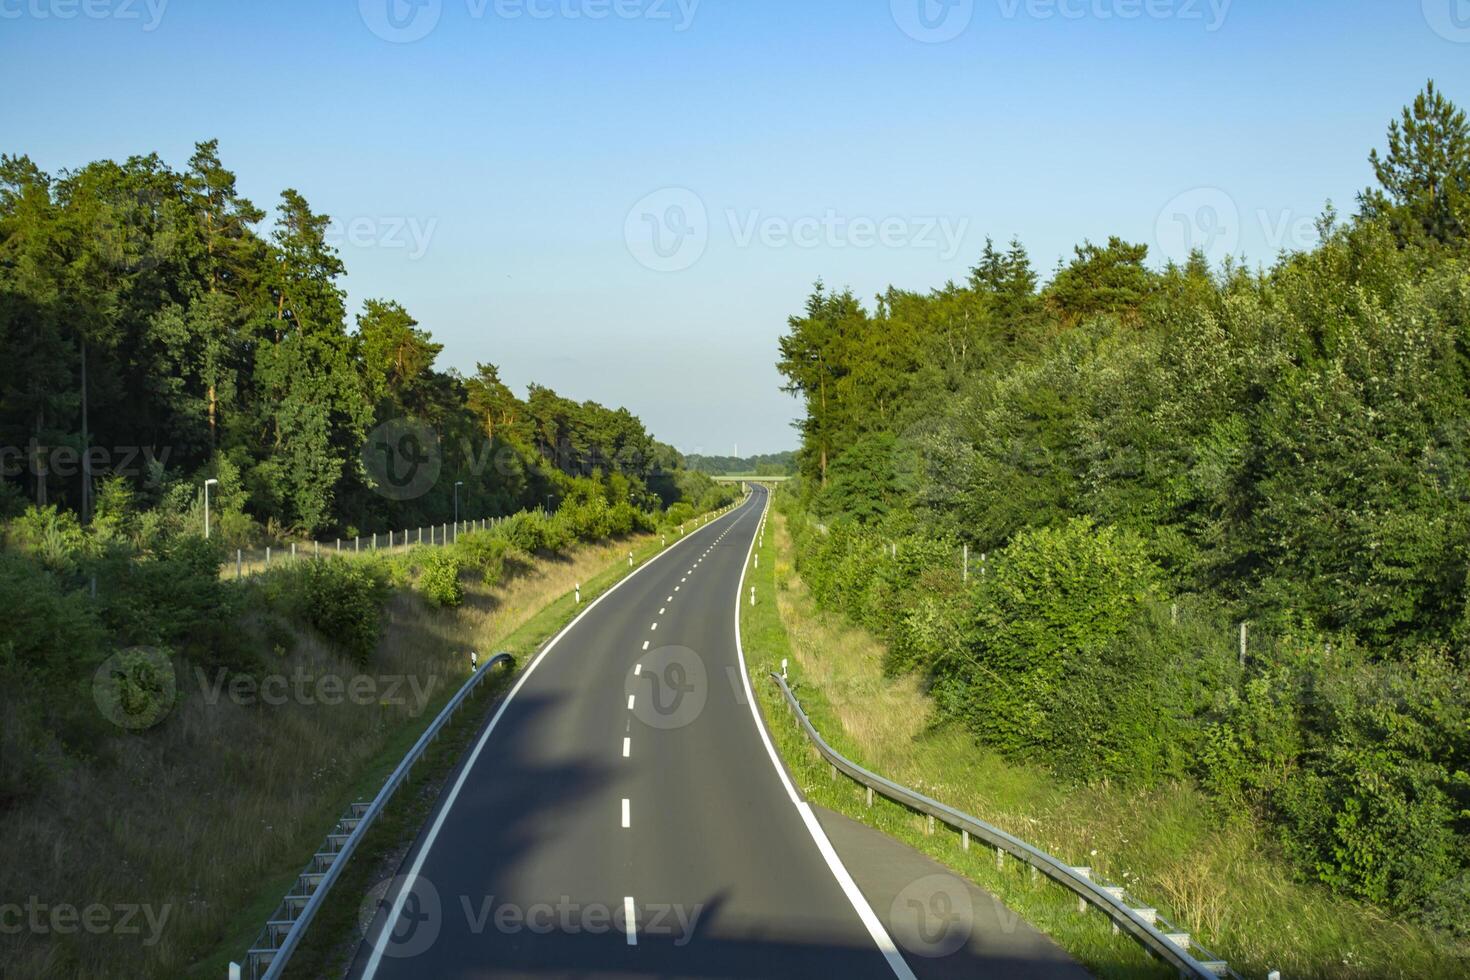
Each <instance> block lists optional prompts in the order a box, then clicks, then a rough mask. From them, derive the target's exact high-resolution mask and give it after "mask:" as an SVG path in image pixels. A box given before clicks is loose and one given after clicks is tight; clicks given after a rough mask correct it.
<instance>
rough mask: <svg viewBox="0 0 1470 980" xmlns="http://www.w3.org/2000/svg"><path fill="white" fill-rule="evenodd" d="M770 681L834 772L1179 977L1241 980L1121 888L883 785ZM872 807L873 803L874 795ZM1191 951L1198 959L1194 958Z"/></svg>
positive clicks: (965, 815)
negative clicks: (1100, 920)
mask: <svg viewBox="0 0 1470 980" xmlns="http://www.w3.org/2000/svg"><path fill="white" fill-rule="evenodd" d="M771 678H772V679H773V680H774V681H775V682H776V683H777V684H778V685H779V686H780V688H781V693H782V694H783V695H784V696H785V698H786V706H787V707H788V708H789V709H790V710H791V712H792V714H793V715H794V716H795V717H796V719H797V720H798V721H799V722H800V723H801V727H802V729H803V730H804V731H805V732H806V736H807V738H808V739H810V740H811V743H812V745H813V746H815V747H816V750H817V753H818V754H819V755H821V757H822V758H823V759H825V760H826V761H827V762H828V763H829V764H830V765H831V766H832V767H833V770H834V771H835V772H841V773H843V774H844V775H846V776H847V777H848V778H850V779H852V780H853V781H855V782H857V783H859V784H861V785H863V786H866V787H867V788H868V790H869V792H870V794H871V793H874V792H876V793H878V794H879V795H881V796H883V797H886V798H887V799H890V800H893V801H894V802H895V803H899V804H902V805H903V806H906V807H908V808H909V809H911V810H915V811H917V812H919V813H922V814H925V815H927V816H928V817H930V818H931V820H937V821H939V822H940V823H943V824H946V825H948V826H950V827H953V828H954V829H955V830H958V831H960V832H962V833H963V834H965V844H966V846H968V844H969V838H970V837H976V838H978V839H980V840H982V841H984V842H985V843H987V844H989V845H990V846H991V847H994V848H995V849H996V851H997V854H998V855H1000V854H1009V855H1011V856H1012V857H1014V858H1016V859H1017V860H1019V861H1021V862H1023V863H1024V864H1027V865H1029V866H1030V867H1031V868H1033V869H1034V870H1035V871H1039V872H1040V873H1041V874H1044V875H1046V876H1047V877H1048V878H1050V879H1051V880H1052V881H1054V882H1056V883H1057V884H1059V885H1061V886H1062V887H1063V888H1066V889H1068V890H1069V891H1071V892H1073V893H1074V894H1076V895H1077V897H1078V899H1079V905H1080V907H1081V908H1082V909H1083V910H1085V909H1086V907H1087V905H1092V906H1094V907H1096V908H1098V909H1100V910H1102V912H1103V913H1105V914H1106V915H1107V916H1108V917H1109V918H1111V919H1112V920H1113V927H1114V929H1115V930H1120V931H1123V932H1126V933H1128V934H1129V935H1130V936H1132V937H1133V938H1134V939H1135V940H1137V941H1138V943H1139V945H1141V946H1143V948H1144V949H1146V950H1148V951H1149V952H1150V953H1152V954H1153V955H1155V956H1157V957H1158V958H1159V959H1161V960H1163V961H1164V962H1165V963H1168V964H1169V965H1171V966H1174V967H1176V968H1178V970H1179V974H1180V976H1184V977H1194V978H1198V980H1214V978H1217V977H1233V978H1235V980H1241V978H1240V975H1239V974H1237V973H1235V972H1234V971H1232V970H1231V969H1230V968H1229V966H1228V965H1227V964H1226V963H1225V962H1224V961H1223V960H1218V959H1216V958H1215V956H1214V954H1212V953H1210V951H1209V950H1207V949H1204V948H1203V947H1201V946H1198V945H1197V944H1194V943H1192V941H1191V938H1190V936H1189V933H1188V932H1185V931H1183V930H1180V929H1177V928H1176V927H1175V926H1174V924H1173V923H1171V922H1169V920H1167V919H1165V918H1164V917H1162V916H1161V915H1159V914H1158V911H1157V910H1156V909H1151V908H1134V907H1133V906H1132V905H1131V904H1130V903H1129V902H1128V901H1127V898H1128V896H1127V894H1126V892H1125V890H1124V888H1123V887H1122V886H1119V885H1109V884H1106V883H1104V882H1101V881H1097V880H1094V879H1093V877H1092V869H1090V868H1078V867H1073V866H1072V865H1069V864H1067V863H1065V862H1063V861H1059V860H1057V859H1056V858H1054V857H1052V856H1051V855H1050V854H1047V853H1046V852H1045V851H1042V850H1040V849H1038V848H1035V847H1032V846H1031V845H1030V844H1028V843H1026V842H1025V841H1023V840H1021V839H1020V838H1018V837H1013V836H1012V835H1010V834H1008V833H1006V832H1005V831H1003V830H1001V829H999V828H997V827H992V826H991V825H990V824H988V823H986V822H984V821H983V820H980V819H978V818H976V817H972V816H970V815H969V814H968V813H963V812H961V811H959V810H956V809H954V808H953V807H949V806H946V805H944V804H943V803H940V802H939V801H938V800H934V799H931V798H929V797H927V796H925V795H924V794H922V793H919V792H916V791H914V790H911V789H909V788H908V787H907V786H900V785H899V784H898V783H895V782H893V781H891V780H888V779H884V778H883V777H882V776H879V775H878V774H877V773H874V772H870V771H868V770H867V769H864V768H863V767H862V766H860V765H858V764H857V763H855V762H852V761H851V760H849V759H847V758H845V757H844V756H842V755H841V754H839V753H838V752H836V751H835V750H834V749H833V748H832V747H831V746H830V745H828V744H827V743H826V741H825V740H824V739H823V738H822V736H821V735H820V734H818V732H817V730H816V728H814V727H813V726H812V723H811V719H809V718H807V716H806V712H805V711H803V710H802V708H801V702H799V701H798V700H797V699H796V695H795V694H793V693H791V688H790V687H789V686H787V684H786V680H785V678H783V677H782V676H781V675H780V674H777V673H772V674H771ZM869 802H870V803H871V802H872V797H871V795H870V796H869ZM997 860H999V857H997ZM1191 949H1193V950H1194V951H1195V952H1196V953H1197V954H1198V955H1191V952H1190V950H1191Z"/></svg>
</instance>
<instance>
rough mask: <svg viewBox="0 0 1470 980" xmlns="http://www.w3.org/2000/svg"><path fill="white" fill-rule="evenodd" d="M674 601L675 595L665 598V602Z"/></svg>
mask: <svg viewBox="0 0 1470 980" xmlns="http://www.w3.org/2000/svg"><path fill="white" fill-rule="evenodd" d="M673 601H674V597H673V596H669V597H668V598H667V599H665V600H664V602H673Z"/></svg>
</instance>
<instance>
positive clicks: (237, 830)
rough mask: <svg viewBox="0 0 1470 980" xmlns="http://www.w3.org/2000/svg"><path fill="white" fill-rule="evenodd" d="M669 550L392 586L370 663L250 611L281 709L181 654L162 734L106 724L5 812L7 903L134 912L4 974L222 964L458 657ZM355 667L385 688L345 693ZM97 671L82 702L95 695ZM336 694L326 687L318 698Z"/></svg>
mask: <svg viewBox="0 0 1470 980" xmlns="http://www.w3.org/2000/svg"><path fill="white" fill-rule="evenodd" d="M672 540H673V539H671V541H672ZM661 548H662V545H661V541H660V535H658V534H649V535H640V536H637V537H634V538H629V539H624V540H621V541H609V542H604V543H601V544H596V545H584V546H579V547H575V548H572V549H569V550H568V552H567V553H566V554H564V555H561V556H556V557H546V556H542V557H538V558H537V559H536V560H535V561H534V562H531V563H529V564H527V565H524V566H522V567H519V568H517V569H516V570H515V571H514V572H513V573H512V574H509V575H506V576H505V577H504V580H503V581H502V582H501V583H500V584H498V585H496V586H495V587H493V588H487V587H485V586H484V585H482V584H479V583H478V582H475V581H471V580H470V578H471V577H470V576H466V581H465V602H464V605H463V606H462V607H460V608H458V609H439V608H434V607H432V606H430V605H428V604H426V603H425V602H423V601H422V599H420V598H419V597H418V596H417V595H415V594H412V593H410V592H407V591H399V592H395V593H394V594H393V596H392V597H391V599H390V600H389V602H388V606H387V610H386V616H385V623H386V625H385V628H384V635H383V638H382V640H381V642H380V643H379V644H378V646H377V648H376V650H375V652H374V653H373V655H372V657H371V658H370V659H369V661H368V662H367V663H366V664H365V665H363V666H357V665H355V664H353V663H351V662H350V661H348V660H346V659H344V658H343V657H342V656H341V655H340V654H339V653H338V652H337V651H336V650H335V649H334V648H333V647H331V646H330V645H329V644H328V643H327V642H325V641H323V639H322V638H320V637H318V636H315V635H313V634H311V633H310V632H309V631H304V632H300V633H294V634H293V633H291V632H290V631H284V632H283V631H282V630H281V628H280V626H279V624H278V623H273V624H268V623H265V622H263V621H256V620H254V619H247V620H246V621H245V622H243V623H242V624H241V629H242V630H245V631H247V632H249V633H251V635H252V638H253V641H254V642H256V643H257V645H258V646H260V647H261V648H262V649H263V650H264V651H265V653H264V657H265V658H266V663H265V664H264V665H263V667H262V668H261V670H262V672H263V673H264V674H265V675H267V676H275V677H277V678H284V679H285V683H286V684H287V685H288V686H287V687H285V688H284V690H285V691H286V692H287V694H286V696H285V697H284V698H276V699H274V700H277V701H280V703H265V698H264V695H265V694H266V691H267V689H266V688H265V687H261V688H260V689H259V690H258V692H257V693H256V694H255V695H254V696H253V697H252V696H246V697H243V698H242V697H232V696H231V694H230V690H229V687H228V686H225V687H224V688H223V689H218V688H217V687H216V685H217V684H218V683H219V682H220V680H221V677H220V676H219V675H216V674H214V673H209V672H205V673H200V672H199V671H197V670H196V669H194V668H193V667H191V666H189V665H188V664H186V663H185V662H183V661H181V660H176V661H175V673H176V678H177V689H178V697H177V701H176V703H175V705H174V708H173V709H172V711H171V712H170V713H169V715H168V716H167V718H166V719H165V720H164V721H163V722H162V723H161V724H160V725H159V726H157V727H155V728H153V729H150V730H148V731H147V732H144V733H141V734H133V733H127V732H123V731H121V730H117V731H116V732H115V734H113V735H110V736H109V737H108V738H107V739H105V741H103V742H101V743H99V744H96V745H94V746H93V747H92V749H91V755H92V757H95V758H96V759H98V760H99V762H100V763H101V764H97V765H93V764H90V763H87V764H82V765H78V766H76V767H74V769H72V770H70V771H68V772H67V773H65V774H63V775H62V776H61V777H60V778H57V779H55V780H52V781H51V783H50V784H49V785H48V786H47V788H46V789H45V790H44V791H43V792H42V793H41V794H40V795H39V796H38V797H37V798H35V799H32V800H28V801H26V803H25V804H24V805H22V806H19V807H16V808H13V809H11V810H9V811H7V812H5V813H3V814H0V835H3V838H4V840H5V841H6V847H5V850H6V859H5V861H4V862H0V895H4V896H5V902H16V903H20V904H21V905H22V906H25V905H26V904H27V903H30V904H36V903H39V904H40V905H41V906H43V908H49V909H54V908H58V907H63V906H65V907H74V908H76V909H79V910H86V909H88V908H89V907H94V906H104V907H107V908H109V909H117V910H122V909H132V910H134V911H133V912H131V913H128V914H129V915H130V916H131V918H130V919H128V920H127V924H126V925H124V924H123V922H122V920H121V916H122V914H123V913H122V912H121V911H118V912H114V913H113V915H112V917H111V919H110V921H109V923H104V924H101V926H100V928H95V929H93V928H79V927H78V926H77V924H76V922H75V921H74V920H73V921H68V920H65V919H61V920H58V921H59V922H60V927H59V928H58V927H53V926H51V925H48V924H47V923H46V922H44V921H43V927H42V928H31V927H25V928H22V929H21V931H20V932H18V933H16V932H14V931H13V930H6V931H5V934H0V961H3V962H4V963H5V967H4V972H5V973H6V974H7V975H9V974H10V973H11V972H12V971H13V973H14V975H17V976H27V977H73V976H97V977H101V976H119V977H121V976H129V977H132V976H156V977H168V976H184V975H196V976H202V977H217V976H222V975H224V972H225V965H226V963H227V962H228V961H229V960H230V959H231V958H235V957H238V956H239V955H240V953H241V952H242V951H243V950H244V948H245V947H246V945H247V944H248V943H249V942H250V941H251V940H252V939H253V938H254V936H255V934H256V932H257V930H258V929H259V928H260V926H261V925H262V924H263V923H264V921H265V919H266V918H267V917H268V915H269V914H270V913H271V912H272V911H273V910H274V908H275V906H276V904H277V903H278V902H279V900H280V898H281V896H282V895H284V894H285V892H286V889H287V887H288V886H289V885H290V883H291V881H292V880H293V879H294V878H295V876H296V875H297V873H299V871H300V869H301V867H302V866H304V865H305V864H306V862H307V860H308V859H309V858H310V856H311V854H312V852H313V851H315V850H316V849H317V848H318V846H319V845H320V843H321V841H322V839H323V837H324V836H325V834H326V833H327V832H328V831H329V830H330V829H331V828H332V826H333V825H334V824H335V822H336V820H337V818H338V817H339V816H340V815H341V813H342V812H343V810H344V809H345V808H346V806H347V805H348V803H350V802H352V801H353V800H357V799H370V798H371V797H372V796H373V795H374V794H375V793H376V791H377V788H378V787H379V786H380V785H381V783H382V781H383V779H384V778H385V777H386V775H387V774H388V773H389V772H391V770H392V769H393V767H394V766H395V765H396V764H397V762H398V761H399V760H400V759H401V758H402V756H403V754H404V752H405V751H406V750H407V749H408V748H409V747H410V746H411V745H412V744H413V742H414V741H415V740H416V739H417V738H418V735H419V734H420V733H421V732H422V731H423V729H424V728H425V727H426V726H427V725H428V724H429V723H430V721H432V719H433V718H434V717H435V716H436V715H437V714H438V712H439V710H440V709H441V708H442V706H443V705H444V703H445V702H446V701H447V700H448V699H449V698H450V697H451V696H452V695H453V693H454V692H455V691H457V690H458V688H459V687H460V686H461V685H462V683H463V682H464V680H465V679H466V678H467V677H468V675H469V670H470V665H469V661H468V655H467V652H468V651H469V650H471V649H475V650H479V651H480V652H481V654H482V655H489V654H490V653H494V652H499V651H507V652H511V653H513V654H515V655H516V656H517V659H518V661H523V660H524V659H525V657H526V655H527V654H529V653H531V652H533V651H534V650H535V649H536V648H537V647H538V646H540V645H541V644H542V643H543V642H544V641H545V640H546V639H547V638H548V637H549V636H550V635H552V634H553V633H554V632H555V630H556V629H557V628H559V627H560V625H562V624H563V623H564V622H566V621H567V620H569V619H570V618H571V616H572V615H574V613H575V608H576V607H575V602H574V600H573V598H572V595H571V592H572V587H573V585H575V584H576V583H579V582H580V583H581V584H582V587H583V601H584V602H585V601H587V600H588V599H590V598H592V597H594V596H596V595H597V594H598V593H599V592H600V591H602V590H604V589H605V588H607V587H608V586H610V585H611V584H612V583H614V582H615V581H617V580H618V579H620V578H622V577H623V576H624V575H626V574H627V572H628V571H629V568H628V565H627V555H628V552H629V550H633V551H634V552H635V553H636V555H637V558H638V564H642V563H643V561H645V560H647V558H649V557H651V556H652V555H653V554H655V553H657V552H658V551H659V550H661ZM243 587H246V588H253V587H254V586H253V585H252V584H250V583H247V584H246V585H245V586H243ZM272 648H274V650H273V652H272ZM298 676H304V677H305V678H307V679H308V682H307V684H306V685H305V688H304V689H305V690H306V691H307V696H306V697H301V696H299V695H298V694H297V693H296V691H297V690H298V689H300V688H297V687H295V686H294V685H295V683H296V682H295V680H294V679H295V678H296V677H298ZM359 677H361V678H369V679H370V680H371V682H372V683H373V684H374V685H376V686H375V687H374V691H375V692H377V693H378V694H381V695H382V696H381V697H377V696H376V695H375V696H374V698H371V699H367V700H366V701H364V699H362V698H349V697H343V696H342V695H341V692H342V691H343V690H345V689H347V682H348V680H349V679H352V678H359ZM89 683H90V678H89V679H87V683H83V684H81V686H80V687H79V689H78V696H79V697H88V698H89V697H90V696H91V695H90V687H89ZM332 684H335V685H336V687H335V688H331V687H329V686H328V685H332ZM330 690H335V691H336V692H337V695H336V697H335V698H333V697H331V696H330V695H327V696H323V692H328V691H330ZM489 696H490V695H489V694H487V695H482V696H481V697H480V698H479V699H477V700H479V701H480V702H481V704H479V705H477V706H475V707H473V708H472V709H471V710H469V711H467V712H464V713H462V714H463V717H464V718H465V719H467V723H466V725H465V726H464V728H463V729H462V730H460V731H458V732H456V733H454V736H453V737H448V738H442V739H441V740H440V742H439V743H438V751H437V752H436V755H435V758H432V759H430V760H428V764H427V765H426V766H425V768H424V770H423V772H424V776H425V781H426V782H427V781H428V780H429V779H431V778H432V775H433V771H434V770H435V768H436V767H437V768H441V769H442V768H444V767H447V766H448V765H452V763H453V761H454V758H455V752H454V751H453V746H454V745H455V744H456V739H458V740H459V744H462V742H463V740H464V739H465V738H467V737H468V734H469V732H470V731H472V730H473V728H474V725H475V723H477V722H478V720H479V719H480V718H481V717H483V707H484V706H485V704H487V703H488V699H489ZM328 701H336V702H337V703H326V702H328ZM0 720H3V719H0ZM408 796H412V794H409V795H408ZM412 816H413V812H412V811H411V810H405V811H403V812H401V813H398V814H397V815H396V819H397V820H398V822H399V827H398V829H399V832H400V833H399V836H400V837H401V836H403V835H404V834H411V833H412V831H413V830H414V829H415V828H416V826H417V825H416V824H414V823H413V822H412ZM393 825H394V821H392V820H390V821H388V824H387V825H386V826H387V827H388V828H389V829H390V830H391V829H392V826H393ZM139 908H142V909H144V910H146V912H147V913H149V914H151V915H152V916H153V921H155V922H157V923H158V928H156V929H153V928H150V926H149V924H148V923H149V920H148V919H147V918H146V917H145V915H144V914H142V913H139V912H138V911H137V910H138V909H139ZM42 918H43V920H44V919H45V918H46V913H45V912H43V913H42ZM138 927H141V928H138Z"/></svg>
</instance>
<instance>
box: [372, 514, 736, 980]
mask: <svg viewBox="0 0 1470 980" xmlns="http://www.w3.org/2000/svg"><path fill="white" fill-rule="evenodd" d="M725 516H729V515H725ZM737 520H738V518H737ZM710 527H713V525H712V524H705V525H703V526H702V527H700V528H697V529H696V530H694V531H691V532H690V533H689V534H687V535H685V536H684V537H682V538H680V539H679V540H678V541H675V542H674V543H673V544H671V545H669V546H668V547H667V548H665V549H664V550H663V551H660V552H659V553H658V554H656V555H654V556H653V557H652V558H650V559H649V560H648V561H646V562H644V563H643V564H642V565H639V566H638V567H637V568H635V569H634V570H633V571H631V572H629V573H628V574H627V575H625V576H623V577H622V578H620V579H618V581H616V582H614V583H613V585H612V587H611V588H609V589H608V590H607V591H606V592H604V593H603V594H602V595H600V596H598V597H597V598H596V599H593V600H592V601H591V602H590V603H588V605H587V608H586V609H583V610H582V611H581V613H579V614H578V615H577V617H576V618H575V619H573V620H572V621H571V622H570V623H568V624H567V625H566V626H564V627H562V630H561V632H560V633H557V634H556V635H555V636H553V637H552V638H551V640H550V641H549V642H548V643H547V644H546V646H544V647H542V648H541V652H540V653H538V654H537V655H536V657H535V659H533V660H532V661H531V664H530V666H528V667H527V668H526V669H525V670H524V671H522V672H521V676H520V677H518V678H516V682H515V684H514V685H513V686H512V687H511V689H510V693H509V694H507V695H506V696H505V700H504V701H502V702H500V707H499V708H497V709H496V710H495V714H494V715H493V716H492V717H491V719H490V724H489V725H487V726H485V731H484V732H483V733H482V734H481V735H480V740H479V741H478V742H476V743H475V748H474V751H473V752H471V753H470V757H469V759H467V760H466V761H465V764H464V768H463V769H461V770H460V772H459V778H458V779H456V780H455V781H454V785H453V786H452V787H450V790H449V795H448V796H446V797H444V802H443V803H442V804H441V805H440V807H439V813H438V815H437V816H436V817H435V818H434V823H433V825H432V826H430V827H429V835H428V836H427V837H425V838H424V843H423V846H422V847H421V848H420V849H419V852H418V854H417V855H416V856H415V857H414V861H413V866H412V867H411V868H409V870H408V874H406V875H404V876H403V878H402V879H401V880H400V884H399V888H398V897H397V898H395V899H394V900H393V908H392V909H390V910H389V912H388V917H387V918H386V919H385V920H384V928H383V929H382V931H381V932H379V934H378V939H377V941H376V942H374V943H373V955H372V956H371V957H369V958H368V964H367V966H366V967H365V968H364V969H363V972H362V977H363V980H372V978H373V976H374V975H376V974H377V972H378V967H379V966H380V965H381V964H382V962H383V951H384V950H385V949H386V948H387V945H388V937H390V936H391V935H392V934H393V924H394V923H396V922H397V921H398V919H399V918H400V917H401V916H402V915H403V906H404V904H405V903H406V902H407V901H408V896H409V893H410V892H411V891H412V890H413V886H414V884H415V883H416V882H417V881H418V877H419V872H420V871H422V870H423V867H424V861H425V860H426V859H427V858H428V856H429V851H430V850H432V849H433V847H434V841H435V840H437V839H438V837H439V831H440V830H442V829H443V827H444V821H445V819H446V818H447V817H448V816H449V811H450V810H452V809H454V801H455V800H457V799H458V798H459V794H460V791H461V790H462V789H464V784H465V780H466V779H468V778H469V775H470V772H471V771H473V770H474V768H475V762H476V761H477V760H478V759H479V758H480V753H481V752H482V751H483V750H484V748H485V743H487V742H488V741H489V740H490V733H491V732H493V731H495V726H496V725H498V724H500V719H501V717H503V716H504V715H505V711H506V709H507V708H509V707H510V704H511V702H512V701H514V700H515V696H516V694H517V692H519V691H520V689H521V687H522V686H524V685H525V683H526V681H527V679H529V678H530V676H531V674H532V673H534V672H535V670H536V668H537V667H538V666H540V665H541V661H543V660H545V659H546V655H547V654H549V653H551V651H552V650H554V649H555V648H556V645H557V644H558V643H560V642H561V640H562V637H564V636H566V635H567V634H568V633H570V632H571V631H572V630H573V629H575V628H576V626H577V624H578V623H580V622H581V621H582V619H583V618H584V617H585V616H587V615H588V614H590V613H591V612H592V610H594V609H596V608H597V607H598V606H599V605H601V604H602V600H604V599H606V598H607V597H608V596H610V595H612V594H613V593H614V592H616V591H618V590H619V589H621V588H622V587H623V586H624V585H627V584H628V583H629V582H631V581H633V579H635V578H637V577H638V576H639V575H641V574H643V571H644V570H645V569H648V568H652V567H653V566H654V565H655V564H656V563H657V562H658V561H659V559H661V558H663V557H664V556H665V555H669V554H671V553H672V552H673V551H674V549H675V548H677V547H679V546H680V545H682V544H684V543H686V542H688V541H692V540H694V536H695V535H697V534H699V533H701V532H702V531H705V530H708V529H709V528H710ZM736 642H737V643H738V642H739V637H738V636H737V637H736Z"/></svg>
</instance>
